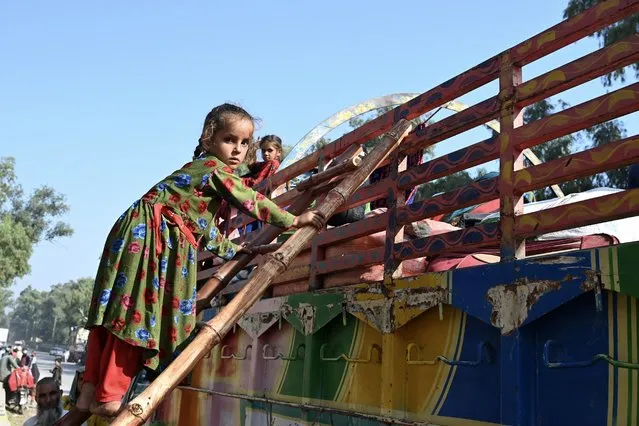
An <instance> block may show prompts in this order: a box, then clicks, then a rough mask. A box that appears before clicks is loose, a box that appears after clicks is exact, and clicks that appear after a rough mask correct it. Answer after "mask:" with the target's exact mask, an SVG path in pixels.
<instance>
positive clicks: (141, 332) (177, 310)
mask: <svg viewBox="0 0 639 426" xmlns="http://www.w3.org/2000/svg"><path fill="white" fill-rule="evenodd" d="M224 202H228V203H230V204H231V205H233V206H234V207H236V208H238V209H240V210H242V211H243V212H245V213H247V214H250V215H251V216H253V217H255V218H256V219H258V220H262V221H265V222H268V223H271V224H273V225H277V226H281V227H290V226H291V225H292V224H293V219H294V218H295V216H293V215H292V214H290V213H288V212H286V211H285V210H283V209H281V208H279V207H278V206H277V205H276V204H275V203H273V202H272V201H271V200H269V199H268V198H266V197H264V196H263V195H262V194H260V193H257V192H255V191H253V190H252V189H250V188H248V187H247V186H245V185H244V184H243V183H242V180H241V178H239V177H238V176H236V175H234V174H233V172H232V170H231V169H230V168H228V166H226V165H225V164H224V163H223V162H222V161H220V160H219V159H217V158H216V157H214V156H206V157H200V158H198V159H196V160H194V161H192V162H190V163H187V164H185V165H184V167H182V168H181V169H180V170H178V171H176V172H174V173H173V174H171V175H170V176H169V177H167V178H166V179H164V180H163V181H161V182H160V183H158V184H157V185H156V186H154V187H153V188H152V189H151V190H150V191H149V192H147V193H146V194H145V195H144V196H143V197H142V199H140V200H138V201H136V202H135V203H133V205H132V206H131V207H130V208H129V209H128V210H127V211H125V212H124V214H122V216H120V218H119V219H118V220H117V222H116V223H115V225H114V226H113V229H112V230H111V232H110V233H109V236H108V238H107V241H106V244H105V247H104V252H103V254H102V258H101V261H100V266H99V268H98V273H97V277H96V281H95V287H94V289H93V298H92V301H91V308H90V311H89V317H88V321H87V327H89V328H90V327H96V326H104V327H106V328H107V329H108V330H109V331H110V332H111V333H113V334H114V335H115V336H117V337H118V338H120V339H122V340H124V341H126V342H127V343H129V344H132V345H135V346H139V347H142V348H146V349H147V350H146V351H145V356H144V358H145V365H146V366H147V367H149V368H151V369H157V368H158V367H159V366H161V365H162V366H163V365H164V364H165V363H166V362H167V361H170V360H171V359H172V358H173V357H174V356H175V355H177V353H179V351H181V349H182V346H183V344H184V343H185V342H186V340H187V338H188V337H189V335H190V334H191V333H192V332H193V329H194V327H195V296H196V278H197V266H196V257H197V250H198V248H202V249H206V250H208V251H211V252H212V253H214V254H216V255H218V256H220V257H222V258H224V259H231V258H232V257H233V256H234V255H235V253H236V252H237V250H238V246H237V245H235V244H234V243H233V242H231V241H230V240H228V239H227V238H226V237H224V236H223V235H222V234H221V233H220V231H219V230H218V228H217V226H216V219H217V217H216V213H217V212H218V210H220V207H221V205H222V204H223V203H224Z"/></svg>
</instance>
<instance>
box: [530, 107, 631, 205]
mask: <svg viewBox="0 0 639 426" xmlns="http://www.w3.org/2000/svg"><path fill="white" fill-rule="evenodd" d="M566 107H568V104H567V103H566V102H563V101H561V100H559V101H557V103H556V104H552V103H551V102H549V101H548V100H543V101H539V102H537V103H536V104H534V105H531V106H530V107H528V108H526V110H525V111H524V124H528V123H532V122H534V121H536V120H539V119H542V118H544V117H547V116H549V115H551V114H553V113H555V112H556V111H557V110H561V109H564V108H566ZM625 135H626V129H625V128H624V125H623V123H622V122H621V121H619V120H612V121H608V122H606V123H601V124H598V125H596V126H593V127H591V128H589V129H586V130H584V131H583V132H578V133H573V134H570V135H567V136H563V137H560V138H558V139H554V140H552V141H549V142H546V143H544V144H541V145H537V146H535V147H533V148H532V151H533V152H534V153H535V154H536V155H537V156H538V157H539V159H540V160H541V161H542V162H547V161H550V160H554V159H556V158H562V157H565V156H567V155H570V154H571V153H573V152H575V151H577V150H581V149H578V148H585V149H588V148H592V147H597V146H601V145H605V144H606V143H608V142H611V141H614V140H618V139H621V138H623V137H625ZM627 181H628V171H627V168H623V169H618V170H611V171H608V172H606V173H601V174H599V175H596V176H587V177H584V178H579V179H575V180H572V181H570V182H565V183H562V184H561V185H560V187H561V189H562V191H563V192H564V193H565V194H571V193H575V192H583V191H587V190H589V189H592V188H595V187H600V186H612V187H617V188H624V187H625V186H626V184H627ZM553 197H554V193H553V192H552V191H551V189H550V188H545V189H541V190H538V191H535V198H536V199H537V200H543V199H548V198H553Z"/></svg>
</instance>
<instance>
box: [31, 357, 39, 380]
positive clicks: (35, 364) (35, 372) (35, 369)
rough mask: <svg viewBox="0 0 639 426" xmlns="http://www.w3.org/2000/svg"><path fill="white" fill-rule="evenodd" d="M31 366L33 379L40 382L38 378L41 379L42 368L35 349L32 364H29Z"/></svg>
mask: <svg viewBox="0 0 639 426" xmlns="http://www.w3.org/2000/svg"><path fill="white" fill-rule="evenodd" d="M29 368H31V374H32V375H33V380H34V381H35V382H36V383H38V380H40V369H39V368H38V357H37V356H36V353H35V351H33V352H31V364H30V365H29Z"/></svg>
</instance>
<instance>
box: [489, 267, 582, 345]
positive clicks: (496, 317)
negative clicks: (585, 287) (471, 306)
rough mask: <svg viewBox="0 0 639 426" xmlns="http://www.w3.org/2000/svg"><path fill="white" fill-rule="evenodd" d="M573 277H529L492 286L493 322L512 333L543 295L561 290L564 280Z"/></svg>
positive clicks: (490, 292)
mask: <svg viewBox="0 0 639 426" xmlns="http://www.w3.org/2000/svg"><path fill="white" fill-rule="evenodd" d="M572 279H573V277H572V276H571V275H567V276H566V277H564V278H563V279H562V280H559V281H552V280H540V281H529V280H528V278H522V279H520V280H516V281H515V282H514V283H513V284H506V285H498V286H495V287H493V288H491V289H490V290H488V295H487V298H488V302H489V303H490V304H491V305H492V306H493V311H492V314H491V316H490V322H491V324H492V325H494V326H495V327H498V328H499V329H501V333H502V334H504V335H508V334H511V333H512V332H514V331H515V330H517V329H518V328H519V327H520V326H521V325H522V324H523V323H524V321H526V318H528V313H529V312H530V309H531V308H532V307H533V306H534V305H535V304H536V303H537V302H538V301H539V299H540V298H541V296H543V295H544V294H546V293H550V292H551V291H556V290H559V288H560V287H561V284H562V282H565V281H571V280H572Z"/></svg>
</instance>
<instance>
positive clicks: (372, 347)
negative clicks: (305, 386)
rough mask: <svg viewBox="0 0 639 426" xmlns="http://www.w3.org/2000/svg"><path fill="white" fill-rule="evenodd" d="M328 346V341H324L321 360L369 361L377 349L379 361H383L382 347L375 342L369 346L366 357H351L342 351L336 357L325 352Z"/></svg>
mask: <svg viewBox="0 0 639 426" xmlns="http://www.w3.org/2000/svg"><path fill="white" fill-rule="evenodd" d="M326 346H328V344H327V343H324V344H323V345H322V346H320V360H321V361H329V362H335V361H340V360H341V361H346V362H354V363H362V364H363V363H369V362H371V360H372V359H373V350H375V351H376V352H377V362H379V363H381V362H382V347H381V346H379V345H377V344H375V343H373V344H372V345H370V346H369V347H368V356H367V357H366V358H349V357H348V356H346V354H344V353H342V354H340V355H338V356H336V357H328V356H326V354H325V352H326Z"/></svg>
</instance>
